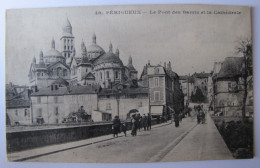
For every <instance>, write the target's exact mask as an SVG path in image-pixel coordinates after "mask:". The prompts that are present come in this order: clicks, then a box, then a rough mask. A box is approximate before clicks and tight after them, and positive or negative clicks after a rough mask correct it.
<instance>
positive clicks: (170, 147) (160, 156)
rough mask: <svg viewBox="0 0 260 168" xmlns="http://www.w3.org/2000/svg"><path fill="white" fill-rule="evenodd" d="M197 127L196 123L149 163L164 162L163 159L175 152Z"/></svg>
mask: <svg viewBox="0 0 260 168" xmlns="http://www.w3.org/2000/svg"><path fill="white" fill-rule="evenodd" d="M197 125H198V124H197V123H196V124H194V125H193V126H191V127H190V128H189V130H188V131H186V132H184V133H182V134H181V135H179V136H178V137H177V138H176V139H175V140H174V141H173V142H172V143H170V144H168V145H167V146H165V147H164V148H163V149H162V150H161V151H159V152H158V153H157V154H156V155H154V156H153V157H151V158H150V159H149V160H148V161H147V162H159V161H160V160H162V159H163V157H164V156H166V155H167V154H168V153H169V152H170V151H171V150H173V149H174V148H175V146H177V145H178V144H179V143H180V142H181V140H183V139H184V138H185V137H186V136H187V135H188V134H189V133H190V132H191V131H192V130H193V129H194V128H195V127H196V126H197Z"/></svg>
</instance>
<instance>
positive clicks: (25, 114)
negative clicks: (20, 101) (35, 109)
mask: <svg viewBox="0 0 260 168" xmlns="http://www.w3.org/2000/svg"><path fill="white" fill-rule="evenodd" d="M24 116H25V117H26V116H27V109H24Z"/></svg>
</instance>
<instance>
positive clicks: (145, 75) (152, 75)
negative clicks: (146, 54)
mask: <svg viewBox="0 0 260 168" xmlns="http://www.w3.org/2000/svg"><path fill="white" fill-rule="evenodd" d="M139 83H141V84H142V85H144V86H147V85H148V88H149V108H150V113H151V115H152V116H154V117H156V116H170V115H171V114H173V113H179V112H181V111H182V110H183V106H184V102H183V101H184V97H183V94H182V91H181V89H180V84H179V76H178V75H177V74H176V73H175V72H173V71H172V67H171V63H170V62H169V63H168V65H167V67H166V63H165V66H161V65H156V66H153V65H150V63H148V64H147V65H146V66H145V67H144V69H143V72H142V75H141V77H140V81H139Z"/></svg>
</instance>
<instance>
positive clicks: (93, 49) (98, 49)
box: [87, 33, 105, 54]
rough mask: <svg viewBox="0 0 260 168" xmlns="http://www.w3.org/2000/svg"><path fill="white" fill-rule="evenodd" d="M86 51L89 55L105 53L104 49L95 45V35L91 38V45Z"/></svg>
mask: <svg viewBox="0 0 260 168" xmlns="http://www.w3.org/2000/svg"><path fill="white" fill-rule="evenodd" d="M87 49H88V52H89V53H101V54H103V53H105V51H104V49H103V48H102V47H100V46H99V45H97V37H96V34H95V33H94V34H93V36H92V44H91V45H90V46H88V48H87Z"/></svg>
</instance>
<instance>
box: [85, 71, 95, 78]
mask: <svg viewBox="0 0 260 168" xmlns="http://www.w3.org/2000/svg"><path fill="white" fill-rule="evenodd" d="M82 79H95V76H94V75H93V74H92V73H91V72H89V73H88V74H85V75H83V76H82Z"/></svg>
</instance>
